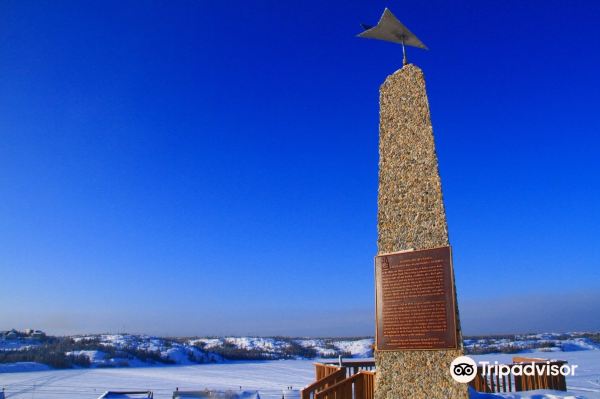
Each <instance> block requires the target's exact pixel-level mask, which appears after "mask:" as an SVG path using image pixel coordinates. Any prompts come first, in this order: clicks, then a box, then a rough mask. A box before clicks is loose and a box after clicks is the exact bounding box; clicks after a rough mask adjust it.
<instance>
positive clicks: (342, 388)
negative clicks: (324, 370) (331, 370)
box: [315, 371, 375, 399]
mask: <svg viewBox="0 0 600 399" xmlns="http://www.w3.org/2000/svg"><path fill="white" fill-rule="evenodd" d="M374 397H375V373H374V372H371V371H361V372H359V373H357V374H354V375H353V376H352V377H350V378H346V379H344V380H342V381H340V382H338V383H337V384H334V385H332V386H330V387H329V388H327V389H324V390H322V391H320V392H317V394H316V396H315V399H373V398H374Z"/></svg>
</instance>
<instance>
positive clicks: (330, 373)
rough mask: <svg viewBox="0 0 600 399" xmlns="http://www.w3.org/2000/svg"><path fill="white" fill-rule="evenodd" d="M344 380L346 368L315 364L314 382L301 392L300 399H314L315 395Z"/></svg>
mask: <svg viewBox="0 0 600 399" xmlns="http://www.w3.org/2000/svg"><path fill="white" fill-rule="evenodd" d="M345 378H346V368H345V367H339V366H332V365H329V364H322V363H315V380H316V381H315V382H313V383H312V384H310V385H309V386H307V387H306V388H304V389H303V390H302V393H301V395H302V399H314V398H316V394H317V393H318V392H320V391H322V390H324V389H327V388H329V387H331V386H333V385H335V384H337V383H338V382H340V381H342V380H344V379H345Z"/></svg>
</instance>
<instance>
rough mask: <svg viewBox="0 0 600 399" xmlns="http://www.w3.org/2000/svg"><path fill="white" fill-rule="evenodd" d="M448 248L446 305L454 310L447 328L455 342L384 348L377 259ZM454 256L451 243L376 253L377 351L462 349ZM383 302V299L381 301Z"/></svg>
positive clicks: (379, 276)
mask: <svg viewBox="0 0 600 399" xmlns="http://www.w3.org/2000/svg"><path fill="white" fill-rule="evenodd" d="M445 249H447V250H448V271H449V276H448V279H449V281H450V301H447V303H446V306H451V308H452V312H450V319H449V320H447V322H448V327H449V328H448V329H447V334H449V335H450V337H451V338H452V339H450V341H451V342H453V344H452V345H448V346H445V345H444V346H437V347H434V348H393V349H389V348H386V349H383V348H381V347H380V343H379V333H380V328H383V320H382V316H383V306H382V305H381V306H380V304H379V302H380V298H379V297H380V295H381V293H380V290H379V286H380V285H381V275H380V274H379V273H378V270H377V259H378V258H381V257H384V256H394V255H405V254H411V255H412V254H418V253H423V252H428V251H435V250H445ZM452 259H453V257H452V247H451V246H450V245H444V246H440V247H434V248H424V249H417V250H415V249H408V250H403V251H397V252H387V253H382V254H379V255H376V256H375V257H374V262H373V263H374V269H375V270H374V275H375V350H376V351H377V352H403V351H440V350H453V349H454V350H456V349H460V347H461V346H460V345H459V337H460V333H459V332H458V314H457V313H458V307H457V303H456V289H455V280H454V263H453V261H452ZM381 302H383V301H381Z"/></svg>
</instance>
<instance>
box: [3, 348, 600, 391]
mask: <svg viewBox="0 0 600 399" xmlns="http://www.w3.org/2000/svg"><path fill="white" fill-rule="evenodd" d="M524 355H526V356H532V357H546V358H548V357H549V355H551V356H552V357H553V358H556V359H561V360H567V361H568V362H569V363H570V364H576V365H578V366H579V367H578V369H577V374H576V375H575V376H574V377H568V378H567V384H568V388H569V392H568V393H564V392H562V393H558V392H553V393H551V392H539V391H538V392H529V393H522V394H510V395H502V396H499V395H481V398H482V399H483V398H486V399H487V398H515V399H516V398H521V399H524V398H531V399H555V398H569V399H575V398H577V399H581V398H587V399H600V351H598V350H589V351H578V352H559V353H551V354H550V353H544V352H534V353H528V354H524ZM473 357H474V358H475V359H476V360H477V361H479V360H486V361H492V362H493V361H495V360H497V361H498V362H501V363H508V362H510V361H511V357H512V355H501V354H499V355H496V354H494V355H479V356H473ZM312 364H313V361H312V360H274V361H256V362H229V363H217V364H203V365H191V366H155V367H138V368H113V369H75V370H45V371H29V372H15V373H11V372H4V373H0V387H5V388H6V397H7V398H15V399H17V398H20V399H36V398H37V399H59V398H63V399H69V398H80V399H95V398H97V397H98V396H100V394H101V393H102V392H104V391H106V390H108V389H113V390H117V389H127V390H132V389H141V390H148V389H150V390H152V391H154V394H155V396H154V397H155V398H157V399H167V398H171V394H172V392H173V390H174V389H175V388H176V387H179V388H180V389H195V390H197V389H205V388H208V389H220V390H224V389H234V390H239V389H240V387H241V388H242V389H243V390H258V391H259V392H260V394H261V397H262V398H278V399H279V398H281V396H282V391H283V390H285V389H286V387H288V386H292V387H293V388H294V389H300V388H302V387H303V386H305V385H307V384H309V383H310V382H312V380H313V378H314V375H313V373H314V371H313V366H312ZM5 371H6V369H5Z"/></svg>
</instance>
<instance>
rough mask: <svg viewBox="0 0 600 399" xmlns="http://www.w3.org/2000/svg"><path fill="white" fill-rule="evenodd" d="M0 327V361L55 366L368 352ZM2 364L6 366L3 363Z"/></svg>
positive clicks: (534, 346)
mask: <svg viewBox="0 0 600 399" xmlns="http://www.w3.org/2000/svg"><path fill="white" fill-rule="evenodd" d="M32 331H33V330H28V331H26V332H21V331H16V330H11V331H3V332H0V363H4V364H5V365H8V364H13V363H18V362H31V363H32V364H36V363H39V364H43V365H46V366H50V367H54V368H73V367H77V368H79V367H141V366H151V365H168V364H198V363H218V362H228V361H235V360H277V359H313V358H337V357H338V356H342V357H344V358H368V357H372V355H373V352H372V348H371V345H372V344H373V339H372V338H370V337H357V338H292V337H185V338H164V337H153V336H148V335H133V334H91V335H77V336H69V337H54V336H47V335H45V334H43V333H42V332H41V331H39V330H35V331H33V332H32ZM464 345H465V351H466V352H467V353H469V354H484V353H496V352H503V353H519V352H528V351H533V350H537V351H547V352H560V351H573V350H600V334H599V333H582V332H574V333H566V334H557V333H543V334H524V335H504V336H481V337H465V339H464ZM4 368H6V367H4Z"/></svg>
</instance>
